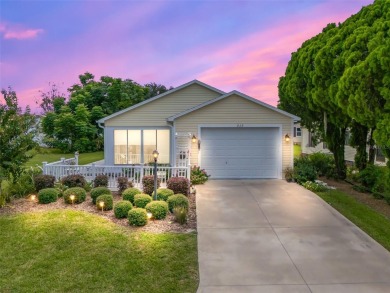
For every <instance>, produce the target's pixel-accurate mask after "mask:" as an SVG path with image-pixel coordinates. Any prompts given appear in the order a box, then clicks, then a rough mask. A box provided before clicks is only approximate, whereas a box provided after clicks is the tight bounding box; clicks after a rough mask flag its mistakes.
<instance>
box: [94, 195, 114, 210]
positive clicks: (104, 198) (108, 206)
mask: <svg viewBox="0 0 390 293" xmlns="http://www.w3.org/2000/svg"><path fill="white" fill-rule="evenodd" d="M101 202H104V206H103V210H104V211H109V210H112V206H113V204H114V198H113V197H112V195H111V194H102V195H99V196H98V197H97V199H96V207H97V208H98V209H99V210H101V209H102V207H101V205H100V203H101Z"/></svg>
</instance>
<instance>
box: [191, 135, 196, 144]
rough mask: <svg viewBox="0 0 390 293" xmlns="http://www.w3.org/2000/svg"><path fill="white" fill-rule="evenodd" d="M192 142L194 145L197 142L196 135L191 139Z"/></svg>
mask: <svg viewBox="0 0 390 293" xmlns="http://www.w3.org/2000/svg"><path fill="white" fill-rule="evenodd" d="M191 140H192V142H193V143H195V142H196V136H195V134H194V135H192V138H191Z"/></svg>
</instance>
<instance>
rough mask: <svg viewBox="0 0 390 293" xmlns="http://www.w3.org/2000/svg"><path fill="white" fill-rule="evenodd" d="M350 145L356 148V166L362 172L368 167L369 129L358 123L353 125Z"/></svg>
mask: <svg viewBox="0 0 390 293" xmlns="http://www.w3.org/2000/svg"><path fill="white" fill-rule="evenodd" d="M351 134H352V136H351V140H350V145H351V146H353V147H355V148H356V154H355V166H356V167H357V168H358V169H359V170H360V171H361V170H364V169H365V168H366V166H367V136H368V128H367V127H366V126H363V125H361V124H359V123H357V122H354V123H352V129H351Z"/></svg>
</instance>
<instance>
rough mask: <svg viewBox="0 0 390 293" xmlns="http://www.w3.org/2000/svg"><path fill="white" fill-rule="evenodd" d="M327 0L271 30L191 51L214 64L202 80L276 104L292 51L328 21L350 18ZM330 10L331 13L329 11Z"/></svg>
mask: <svg viewBox="0 0 390 293" xmlns="http://www.w3.org/2000/svg"><path fill="white" fill-rule="evenodd" d="M333 6H334V3H325V4H322V5H319V6H317V7H316V8H315V9H314V10H313V11H310V12H307V11H305V13H307V14H306V15H310V16H308V17H302V15H299V16H295V17H291V18H289V19H286V20H285V21H284V22H282V23H280V24H278V25H277V26H274V27H272V28H269V29H267V30H263V31H260V32H258V33H254V34H252V35H249V36H244V37H243V38H242V39H239V40H235V41H234V43H231V44H230V45H227V46H224V47H223V48H220V49H218V48H215V47H214V48H210V46H208V47H203V48H197V49H196V50H195V51H193V52H191V53H190V54H191V55H192V54H198V55H201V56H202V55H203V56H205V55H206V54H205V52H208V53H207V59H208V60H209V64H211V65H212V66H210V67H209V69H207V70H204V71H203V72H201V73H200V74H199V75H198V77H197V78H198V79H200V80H202V81H204V82H206V83H209V84H211V85H213V86H216V87H220V88H221V89H223V90H225V91H229V90H232V89H237V90H240V91H242V92H244V93H245V94H248V95H250V96H252V97H254V98H257V99H260V100H263V101H265V102H268V103H270V104H272V105H276V104H277V101H278V88H277V85H278V81H279V77H281V76H283V75H284V73H285V72H284V71H285V69H286V66H287V62H288V59H289V55H290V53H292V52H294V51H296V50H297V49H298V48H299V47H300V46H301V45H302V43H303V42H304V41H305V40H307V39H309V38H311V37H313V36H315V35H316V34H318V33H320V32H321V31H322V28H324V27H325V26H326V25H327V24H328V23H331V22H336V23H337V22H341V21H344V20H345V19H346V18H347V17H349V16H350V15H349V13H348V12H345V11H339V12H335V11H334V10H333V8H334V7H333ZM325 12H329V13H325Z"/></svg>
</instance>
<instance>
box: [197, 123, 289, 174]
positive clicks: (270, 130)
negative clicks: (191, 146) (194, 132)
mask: <svg viewBox="0 0 390 293" xmlns="http://www.w3.org/2000/svg"><path fill="white" fill-rule="evenodd" d="M280 136H281V134H280V128H278V127H202V128H201V129H200V137H201V144H200V165H201V167H202V168H203V169H205V170H206V171H207V173H208V174H210V175H211V178H213V179H222V178H279V174H280V169H281V155H282V152H281V145H280V142H281V139H280Z"/></svg>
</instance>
